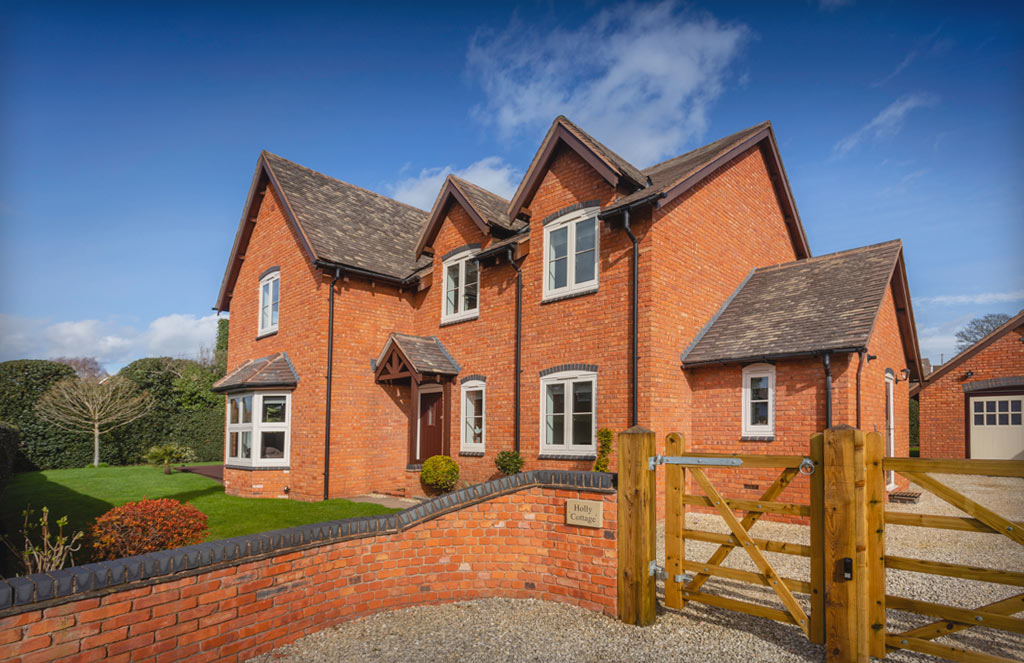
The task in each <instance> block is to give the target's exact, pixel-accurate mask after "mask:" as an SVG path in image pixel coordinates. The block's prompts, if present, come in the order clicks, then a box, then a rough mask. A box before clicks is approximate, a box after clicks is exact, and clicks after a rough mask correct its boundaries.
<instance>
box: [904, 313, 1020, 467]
mask: <svg viewBox="0 0 1024 663" xmlns="http://www.w3.org/2000/svg"><path fill="white" fill-rule="evenodd" d="M911 395H912V396H915V397H916V398H917V399H918V402H919V404H920V410H919V412H920V415H919V416H920V419H919V421H920V435H921V456H923V457H926V458H995V459H1014V460H1024V421H1022V419H1021V418H1022V415H1024V412H1022V411H1021V410H1022V409H1024V311H1021V312H1020V313H1018V314H1017V315H1015V316H1013V317H1012V318H1010V320H1008V321H1007V322H1006V323H1005V324H1003V325H1001V326H1000V327H999V328H998V329H996V330H995V331H993V332H992V333H991V334H989V335H988V336H986V337H985V338H983V339H981V340H980V341H978V342H977V343H975V344H974V345H972V346H971V347H969V348H967V349H966V350H964V351H963V352H961V353H960V354H958V355H957V356H955V357H953V358H952V359H950V360H949V361H947V362H946V363H945V364H943V365H942V366H940V367H939V368H937V369H935V370H934V371H932V372H931V373H930V374H928V375H926V376H925V378H924V380H923V381H922V382H921V383H920V384H918V385H915V386H914V388H913V389H912V390H911Z"/></svg>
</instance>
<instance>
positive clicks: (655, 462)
mask: <svg viewBox="0 0 1024 663" xmlns="http://www.w3.org/2000/svg"><path fill="white" fill-rule="evenodd" d="M742 464H743V459H742V458H705V457H703V456H662V455H660V454H659V455H657V456H648V457H647V469H649V470H654V469H656V468H657V467H658V466H659V465H701V466H704V467H737V466H739V465H742Z"/></svg>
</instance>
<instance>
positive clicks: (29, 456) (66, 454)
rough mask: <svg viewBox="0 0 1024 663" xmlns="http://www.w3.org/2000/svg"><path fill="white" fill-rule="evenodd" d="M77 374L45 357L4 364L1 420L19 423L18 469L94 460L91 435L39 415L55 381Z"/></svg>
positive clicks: (77, 464)
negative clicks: (38, 404) (38, 406)
mask: <svg viewBox="0 0 1024 663" xmlns="http://www.w3.org/2000/svg"><path fill="white" fill-rule="evenodd" d="M74 374H75V371H74V369H72V368H71V367H70V366H66V365H64V364H58V363H57V362H53V361H45V360H42V359H20V360H17V361H5V362H3V363H0V420H2V421H6V422H7V423H9V424H13V425H15V426H17V427H18V431H19V433H20V436H21V448H20V453H18V455H17V459H16V461H15V471H19V472H20V471H24V470H36V469H42V470H45V469H51V468H56V467H83V466H85V465H87V464H89V463H90V462H91V461H92V438H91V436H90V435H88V434H81V433H71V432H69V431H65V430H63V429H61V428H58V427H56V426H53V425H52V424H49V423H47V422H45V421H42V420H41V419H39V418H38V417H36V410H35V406H36V401H37V400H39V397H40V396H42V395H43V393H44V392H45V391H46V390H47V389H49V388H50V385H52V384H53V383H54V382H57V381H58V380H62V379H64V378H67V377H71V376H73V375H74ZM101 453H102V448H101ZM103 460H104V461H105V462H109V461H106V459H103Z"/></svg>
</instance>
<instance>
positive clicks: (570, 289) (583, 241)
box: [544, 207, 600, 299]
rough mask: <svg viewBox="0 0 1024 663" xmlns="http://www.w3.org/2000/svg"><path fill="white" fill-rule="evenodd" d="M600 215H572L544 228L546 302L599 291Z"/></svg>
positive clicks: (592, 210) (591, 212)
mask: <svg viewBox="0 0 1024 663" xmlns="http://www.w3.org/2000/svg"><path fill="white" fill-rule="evenodd" d="M597 212H598V208H596V207H591V208H588V209H585V210H579V211H576V212H571V213H569V214H566V215H565V216H563V217H561V218H559V219H555V220H554V221H552V222H550V223H548V224H547V225H546V226H545V227H544V265H545V274H544V299H550V298H554V297H561V296H563V295H570V294H577V293H583V292H590V291H593V290H597V280H598V279H597V272H598V269H597V260H598V255H599V253H600V252H599V249H598V236H599V234H600V232H599V231H600V228H599V227H598V221H597Z"/></svg>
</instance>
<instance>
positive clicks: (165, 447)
mask: <svg viewBox="0 0 1024 663" xmlns="http://www.w3.org/2000/svg"><path fill="white" fill-rule="evenodd" d="M195 457H196V455H195V453H194V452H193V451H192V450H191V449H189V448H187V447H183V446H181V445H179V444H161V445H159V446H155V447H151V448H150V449H149V453H147V454H146V460H147V461H149V462H150V463H152V464H154V465H162V466H163V468H164V474H170V473H171V464H172V463H190V462H192V461H194V460H195Z"/></svg>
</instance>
